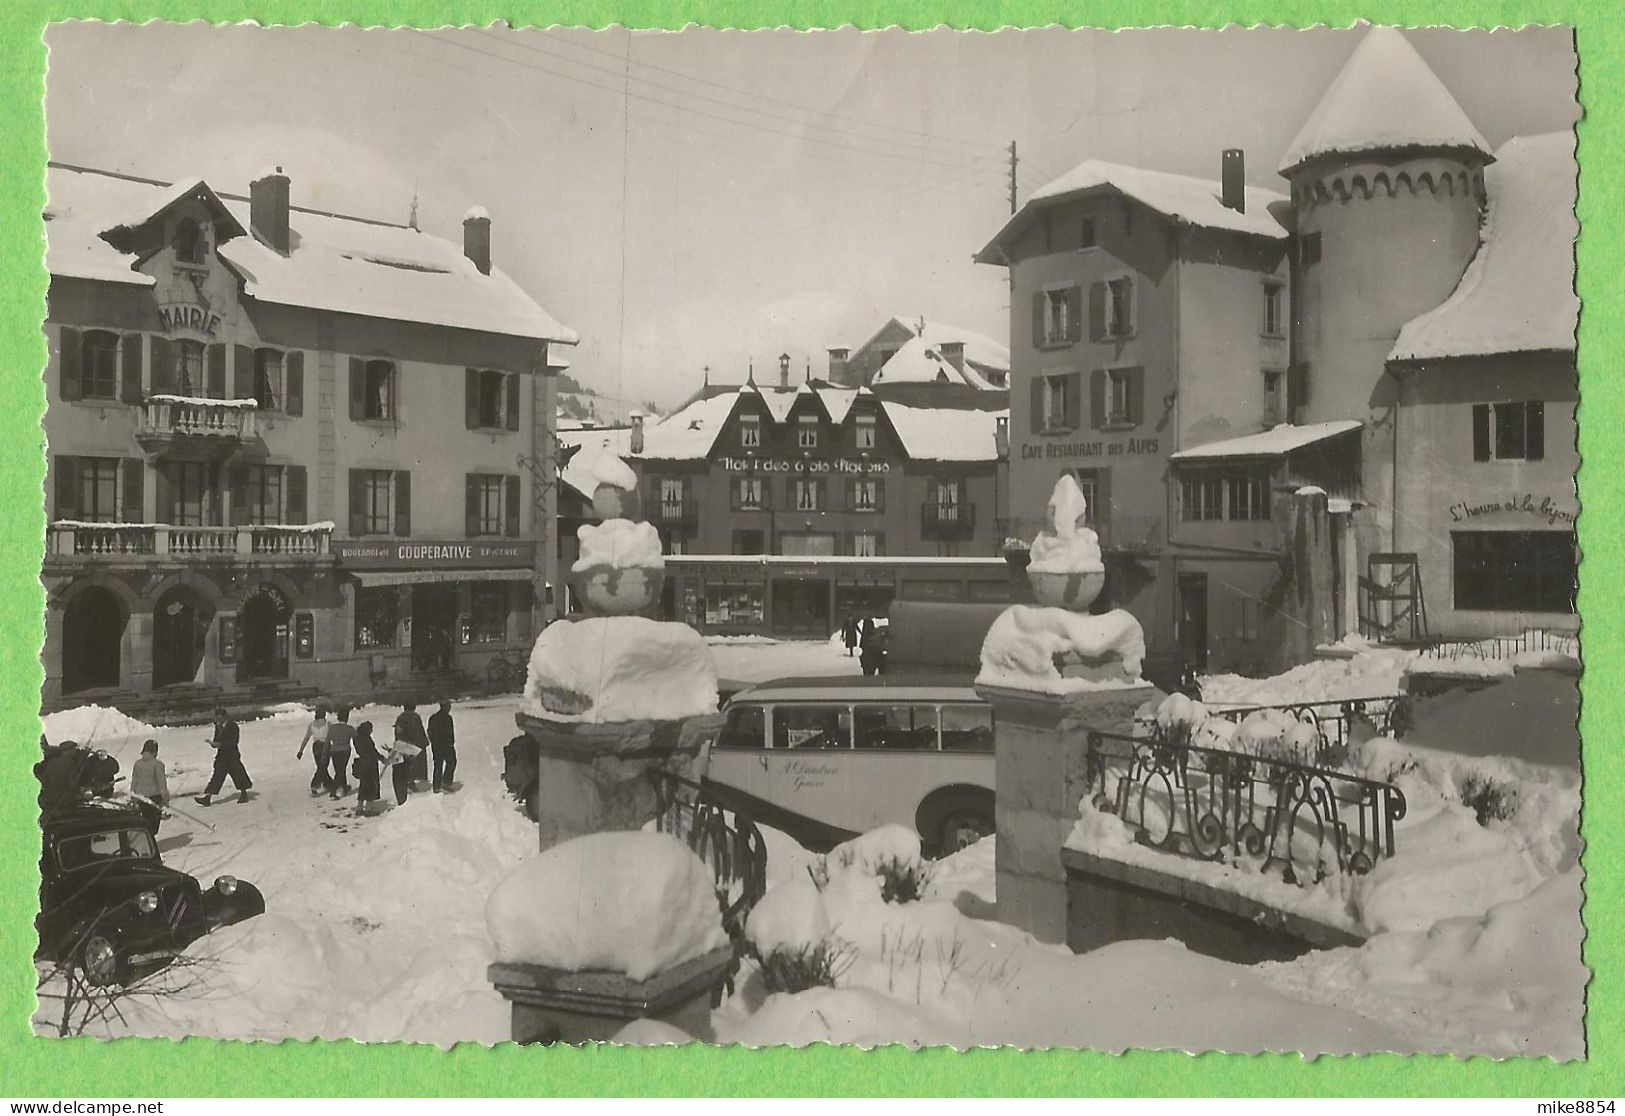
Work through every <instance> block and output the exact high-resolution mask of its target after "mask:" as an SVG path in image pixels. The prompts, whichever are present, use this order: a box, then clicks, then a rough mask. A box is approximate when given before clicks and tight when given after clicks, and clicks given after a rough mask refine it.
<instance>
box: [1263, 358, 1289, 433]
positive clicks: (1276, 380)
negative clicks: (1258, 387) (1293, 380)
mask: <svg viewBox="0 0 1625 1116" xmlns="http://www.w3.org/2000/svg"><path fill="white" fill-rule="evenodd" d="M1284 379H1285V377H1284V376H1283V375H1282V373H1280V372H1276V371H1269V370H1266V371H1265V373H1264V425H1265V426H1267V427H1268V426H1274V425H1275V424H1276V423H1279V422H1282V421H1284V420H1283V419H1282V417H1281V383H1282V380H1284Z"/></svg>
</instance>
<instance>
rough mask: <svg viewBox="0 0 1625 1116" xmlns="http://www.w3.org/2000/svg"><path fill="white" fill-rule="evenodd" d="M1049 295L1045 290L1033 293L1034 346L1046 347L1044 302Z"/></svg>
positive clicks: (1038, 347)
mask: <svg viewBox="0 0 1625 1116" xmlns="http://www.w3.org/2000/svg"><path fill="white" fill-rule="evenodd" d="M1048 299H1049V296H1048V295H1046V294H1045V293H1044V292H1043V291H1037V292H1035V293H1034V294H1033V348H1035V349H1041V348H1043V347H1044V303H1045V302H1046V301H1048Z"/></svg>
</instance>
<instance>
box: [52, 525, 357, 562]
mask: <svg viewBox="0 0 1625 1116" xmlns="http://www.w3.org/2000/svg"><path fill="white" fill-rule="evenodd" d="M332 539H333V525H332V524H331V523H307V524H291V525H285V526H283V525H264V526H255V527H175V526H171V525H170V524H167V523H78V522H71V521H68V522H59V523H52V524H50V525H49V526H48V527H46V529H45V557H46V560H47V561H50V560H51V559H53V558H56V559H78V560H86V559H89V560H91V561H103V562H109V563H121V562H133V563H135V564H143V563H147V562H229V561H235V560H239V559H249V558H251V559H257V560H262V561H263V560H265V559H271V560H287V561H312V560H322V559H326V558H329V557H330V556H331V555H332V545H331V544H332Z"/></svg>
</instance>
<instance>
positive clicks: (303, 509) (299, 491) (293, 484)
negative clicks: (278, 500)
mask: <svg viewBox="0 0 1625 1116" xmlns="http://www.w3.org/2000/svg"><path fill="white" fill-rule="evenodd" d="M282 477H283V481H284V483H285V484H287V486H288V494H287V508H286V509H285V514H284V516H283V520H284V522H287V523H308V522H310V512H309V509H308V506H307V501H306V496H305V492H306V487H305V467H304V466H303V465H289V466H287V467H286V468H285V469H283V470H282Z"/></svg>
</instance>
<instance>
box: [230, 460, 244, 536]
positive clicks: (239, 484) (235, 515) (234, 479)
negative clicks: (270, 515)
mask: <svg viewBox="0 0 1625 1116" xmlns="http://www.w3.org/2000/svg"><path fill="white" fill-rule="evenodd" d="M230 477H231V525H232V526H233V527H245V526H247V525H248V466H247V465H243V464H241V463H235V464H233V465H232V466H231V472H230Z"/></svg>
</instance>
